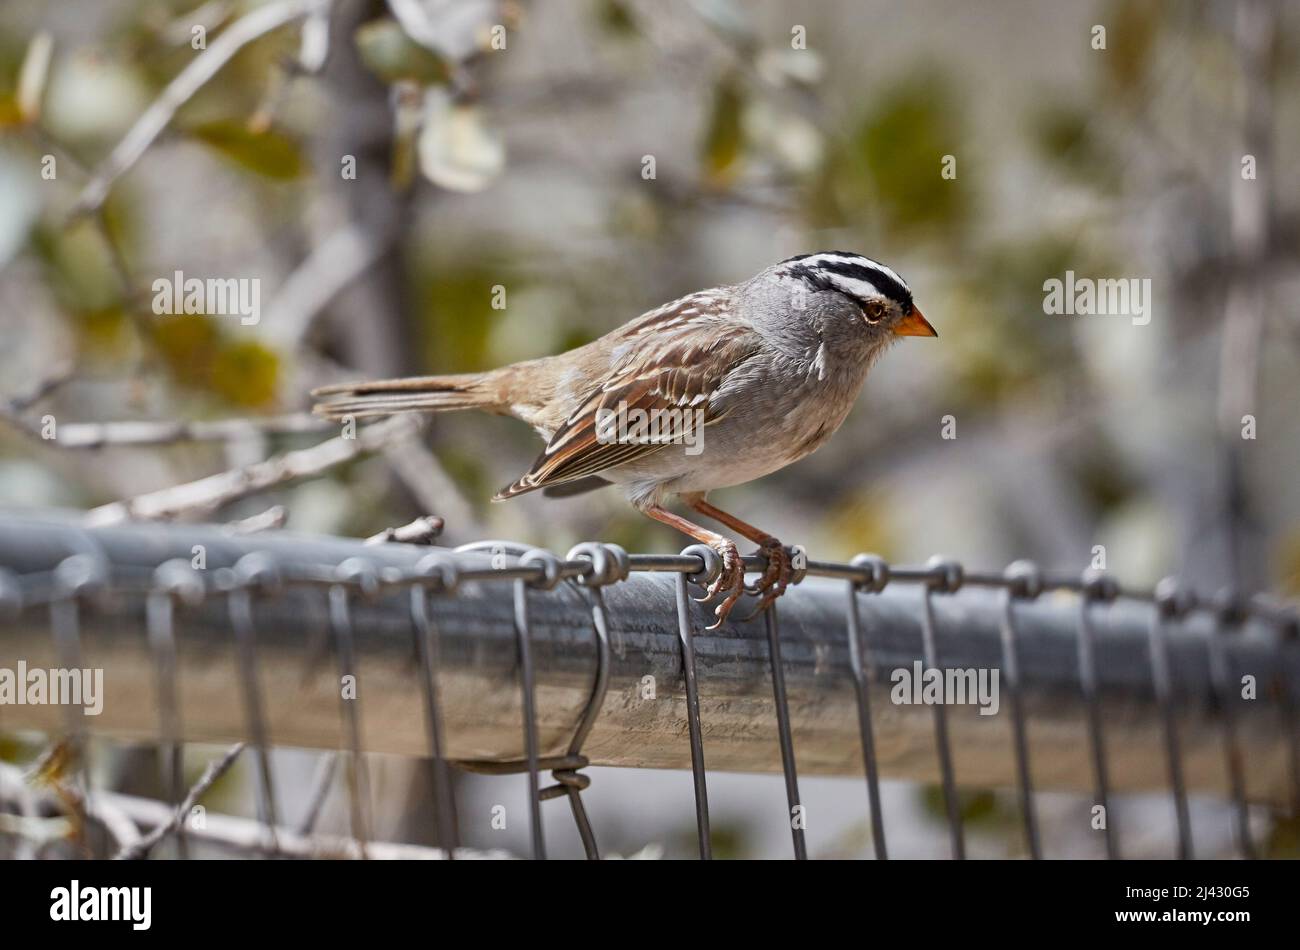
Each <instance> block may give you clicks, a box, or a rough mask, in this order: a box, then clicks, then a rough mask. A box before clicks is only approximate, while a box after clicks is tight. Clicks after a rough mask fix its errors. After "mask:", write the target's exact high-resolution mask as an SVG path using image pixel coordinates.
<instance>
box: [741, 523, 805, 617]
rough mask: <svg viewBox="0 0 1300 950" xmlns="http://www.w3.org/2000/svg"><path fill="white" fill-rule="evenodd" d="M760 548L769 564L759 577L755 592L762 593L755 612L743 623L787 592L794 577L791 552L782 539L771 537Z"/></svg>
mask: <svg viewBox="0 0 1300 950" xmlns="http://www.w3.org/2000/svg"><path fill="white" fill-rule="evenodd" d="M759 550H760V551H761V552H762V553H763V554H764V555H765V556H766V557H767V566H766V567H765V568H764V569H763V576H762V577H761V578H759V581H758V583H757V584H756V585H755V587H754V590H753V593H754V594H757V595H761V597H760V599H759V601H758V604H757V605H756V606H755V607H754V611H753V613H751V614H750V615H749V616H747V617H745V618H744V620H742V621H741V623H745V622H746V621H749V620H753V619H754V618H755V617H757V616H758V615H759V614H761V613H762V612H763V611H764V610H766V609H767V608H768V607H770V606H771V605H772V603H773V601H775V600H776V599H777V598H778V597H780V596H781V595H782V594H784V593H785V589H786V588H787V587H788V586H789V585H790V580H791V578H793V577H794V568H793V566H792V565H791V563H790V552H789V550H787V549H786V547H785V546H784V545H782V544H781V542H780V541H778V540H777V539H776V538H769V539H768V540H767V541H765V542H763V544H762V546H761V547H760V548H759Z"/></svg>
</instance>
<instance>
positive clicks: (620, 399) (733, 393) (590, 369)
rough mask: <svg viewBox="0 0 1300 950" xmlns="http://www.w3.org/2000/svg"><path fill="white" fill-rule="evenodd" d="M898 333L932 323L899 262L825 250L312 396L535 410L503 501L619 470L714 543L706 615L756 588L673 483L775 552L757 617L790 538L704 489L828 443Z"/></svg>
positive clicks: (336, 412) (787, 557)
mask: <svg viewBox="0 0 1300 950" xmlns="http://www.w3.org/2000/svg"><path fill="white" fill-rule="evenodd" d="M904 336H938V334H937V333H936V331H935V329H934V327H932V326H931V325H930V323H929V322H928V321H927V320H926V319H925V317H924V316H923V315H922V314H921V312H920V311H919V310H918V309H917V308H916V305H915V304H914V303H913V301H912V291H911V288H909V287H908V285H907V283H906V282H905V281H904V280H903V278H901V277H900V276H898V274H897V273H895V272H894V271H893V270H891V269H890V268H889V267H886V266H885V265H884V264H881V263H878V262H876V261H873V260H871V259H870V258H867V257H864V256H862V255H861V254H854V253H850V252H846V251H821V252H818V253H814V254H802V255H799V256H797V257H791V258H789V259H788V260H784V261H781V262H780V263H779V264H774V265H772V266H770V267H768V268H766V269H765V270H763V271H761V272H760V273H758V274H757V275H755V276H754V277H752V278H750V279H749V280H746V281H744V282H742V283H738V284H733V285H730V286H724V287H714V288H712V289H709V290H701V291H698V292H696V293H693V294H688V295H687V296H685V297H681V298H680V299H677V300H674V301H672V302H670V303H666V304H664V305H663V306H661V307H659V308H658V309H656V310H651V311H649V312H648V313H645V314H643V315H641V316H640V317H637V318H636V319H635V320H632V321H631V322H630V323H626V324H624V325H623V326H621V327H619V328H618V329H616V330H613V331H611V332H610V333H607V334H606V335H605V336H602V337H600V338H599V339H597V340H594V341H593V342H591V343H588V344H586V345H585V346H580V347H577V348H576V349H573V350H569V351H568V352H565V353H561V354H559V355H557V356H544V357H542V358H540V359H534V360H527V361H524V362H521V363H513V364H511V365H509V366H503V367H501V368H500V369H494V370H490V371H488V372H483V373H465V374H460V375H447V376H421V377H411V378H404V379H385V380H378V381H373V382H358V383H346V384H342V385H335V386H325V387H323V388H320V389H316V390H314V391H313V392H312V396H314V397H316V398H317V399H319V400H320V401H319V402H317V403H316V405H315V407H314V411H315V412H316V413H317V414H318V415H322V416H325V417H326V418H329V419H335V420H345V419H348V418H349V417H350V418H354V419H355V418H362V417H368V416H383V415H390V414H393V413H401V412H448V411H452V410H460V409H480V410H485V411H487V412H491V413H496V414H499V415H507V416H513V417H514V418H516V419H520V420H522V421H524V422H526V423H528V424H529V425H531V426H532V427H533V428H534V429H535V430H536V431H537V433H538V434H539V435H540V436H541V437H542V438H543V439H544V440H545V441H546V448H545V449H544V450H543V451H542V453H541V455H539V456H538V457H537V460H536V461H535V462H534V463H533V466H532V468H530V469H529V470H528V471H527V472H526V473H525V474H524V475H523V476H522V477H520V478H519V479H518V480H517V481H516V482H514V484H512V485H510V486H509V487H507V488H505V489H502V490H501V491H500V492H498V493H497V495H496V496H495V498H493V501H502V500H504V499H507V498H513V497H515V496H516V495H522V494H524V493H526V492H531V491H536V490H538V489H544V490H545V493H546V494H548V495H553V496H567V495H574V494H578V493H580V492H583V491H587V490H590V489H593V488H599V487H602V486H604V485H607V484H610V483H613V484H616V485H618V486H620V487H621V488H622V490H623V492H624V493H625V494H626V496H627V499H628V501H630V502H631V504H632V505H633V506H634V507H635V508H636V509H637V510H639V511H641V512H642V513H643V514H645V515H647V516H649V517H650V518H653V519H654V520H656V521H659V522H661V523H663V524H665V525H668V526H669V527H672V528H674V529H676V530H678V531H681V532H682V533H684V534H686V535H689V536H690V537H692V538H694V539H696V540H697V541H700V542H702V543H704V544H706V545H708V546H709V547H710V548H712V549H713V550H714V551H716V552H717V553H718V555H719V557H720V558H721V563H722V569H721V571H720V573H719V574H718V576H717V577H716V578H715V579H714V580H713V581H712V583H711V584H710V585H709V586H708V587H707V592H706V594H705V596H704V597H703V598H701V600H710V599H713V598H715V597H719V595H721V599H720V602H719V603H718V604H717V606H716V608H715V610H714V615H715V618H716V619H715V622H714V623H713V625H712V626H711V627H709V628H708V629H710V630H712V629H715V628H716V627H718V626H720V625H721V624H722V623H723V622H724V621H725V620H726V619H727V617H728V616H729V614H730V613H731V610H732V608H733V607H734V606H735V604H736V602H737V601H738V600H739V599H740V597H741V595H742V593H744V591H745V590H746V587H745V569H744V564H743V561H742V559H741V556H740V553H739V551H738V549H737V546H736V543H735V542H734V541H732V540H730V539H728V538H726V537H724V536H723V535H721V534H718V533H717V532H715V531H711V530H709V529H708V528H705V527H702V526H701V525H698V524H696V523H695V522H694V521H691V520H688V519H687V518H685V517H682V516H681V515H678V514H674V513H673V512H672V511H669V510H668V509H667V507H666V505H667V504H668V503H669V502H670V500H671V499H672V498H674V497H675V498H677V499H679V500H680V501H681V502H682V503H683V504H684V505H685V506H686V507H687V508H689V509H692V510H693V511H695V512H697V513H699V514H700V515H703V516H704V517H705V518H708V519H711V520H712V521H715V522H717V523H718V524H721V525H723V526H725V527H726V528H729V529H731V530H732V531H734V532H736V533H737V534H739V535H741V536H743V537H744V538H746V539H748V540H749V541H752V542H754V543H755V544H757V545H758V547H759V553H760V554H762V555H763V556H764V557H765V565H766V566H765V568H764V570H763V573H762V576H761V578H760V579H759V582H758V584H757V585H755V587H754V588H752V593H754V594H756V595H757V596H759V598H760V599H759V602H758V605H757V606H756V608H755V610H754V613H753V614H751V615H750V617H753V616H755V615H756V614H758V613H759V612H761V611H762V610H764V609H766V608H767V607H768V606H769V605H770V604H771V603H772V602H773V601H775V600H776V598H777V597H779V596H780V595H781V594H782V593H783V592H784V591H785V589H786V587H787V585H788V584H789V582H790V580H791V579H792V576H793V567H792V559H791V552H790V551H789V550H788V549H787V548H786V547H785V546H784V545H782V543H781V542H780V541H778V540H777V539H776V538H775V537H774V536H773V535H771V534H769V533H768V532H766V531H764V530H762V529H761V528H757V527H755V526H753V525H751V524H748V523H747V522H745V521H742V520H740V519H739V518H737V517H735V516H734V515H731V514H728V513H727V512H725V511H722V510H721V509H719V508H716V507H714V506H713V505H711V504H709V502H708V501H707V498H708V494H709V492H710V491H711V490H712V489H715V488H724V487H727V486H731V485H739V484H742V483H744V482H748V481H752V480H753V479H756V478H760V477H761V476H763V475H767V474H769V473H771V472H775V471H776V470H777V469H780V468H784V467H785V466H787V465H789V464H791V463H792V462H796V461H798V460H799V459H801V458H803V457H804V456H806V455H808V454H810V453H812V452H814V451H815V450H816V449H818V448H819V447H820V446H822V445H823V444H824V443H825V442H826V441H827V440H828V439H830V437H831V436H832V435H833V434H834V433H835V431H836V430H837V429H838V428H839V427H840V424H841V423H843V422H844V419H845V417H846V416H847V415H848V413H849V410H850V409H851V408H852V406H853V403H854V401H855V400H856V399H857V396H858V392H859V390H860V389H861V388H862V384H863V381H864V380H865V378H866V375H867V370H868V369H869V368H870V367H871V366H872V364H873V363H874V362H875V361H876V359H878V358H879V357H880V355H881V354H882V353H884V352H885V350H886V349H887V348H888V347H889V345H890V344H891V343H893V342H895V341H896V340H898V339H899V338H900V337H904ZM747 619H748V618H747Z"/></svg>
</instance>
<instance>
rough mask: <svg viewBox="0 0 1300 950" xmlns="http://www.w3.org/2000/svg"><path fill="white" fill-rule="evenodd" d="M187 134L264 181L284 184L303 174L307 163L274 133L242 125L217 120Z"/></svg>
mask: <svg viewBox="0 0 1300 950" xmlns="http://www.w3.org/2000/svg"><path fill="white" fill-rule="evenodd" d="M188 131H189V134H190V136H192V137H193V138H195V139H197V140H198V141H200V142H202V143H204V144H205V145H208V146H209V147H211V148H213V149H215V150H216V151H217V152H218V153H220V154H221V155H222V156H223V157H225V158H226V159H228V160H230V161H232V162H234V163H235V164H236V165H239V166H240V167H242V168H246V169H248V170H249V171H252V172H256V173H257V174H259V175H265V176H266V177H267V178H274V179H276V180H278V181H288V180H290V179H293V178H297V177H299V176H300V175H302V174H303V173H304V172H305V171H306V170H307V160H306V159H305V158H304V157H303V154H302V152H301V150H300V149H299V148H298V143H297V142H295V141H294V140H293V139H291V138H289V137H288V136H287V135H285V134H283V133H282V132H278V131H276V130H275V129H267V130H266V131H264V132H253V131H250V130H249V128H248V127H247V126H246V125H244V124H243V123H242V122H237V121H235V120H233V119H218V120H217V121H215V122H205V123H204V124H202V125H196V126H193V127H192V128H190V129H189V130H188Z"/></svg>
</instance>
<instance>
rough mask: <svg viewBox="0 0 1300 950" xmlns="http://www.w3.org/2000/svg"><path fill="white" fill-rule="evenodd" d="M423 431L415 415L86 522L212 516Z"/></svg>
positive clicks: (167, 491)
mask: <svg viewBox="0 0 1300 950" xmlns="http://www.w3.org/2000/svg"><path fill="white" fill-rule="evenodd" d="M420 426H421V421H420V420H419V419H417V418H415V417H413V416H395V417H393V418H391V419H385V420H384V421H383V422H379V423H377V424H375V425H372V426H367V427H366V428H364V429H358V430H357V432H356V434H355V436H354V437H352V438H347V437H345V436H342V435H340V436H338V437H336V438H333V439H328V440H327V441H325V442H321V443H319V444H317V445H314V446H312V447H311V448H307V449H299V450H297V451H294V452H286V453H284V454H283V455H277V456H272V457H271V458H269V459H266V460H265V461H261V462H255V463H253V464H252V465H245V466H243V467H242V468H236V469H232V470H230V471H227V472H221V473H220V474H217V475H209V476H208V477H206V478H201V479H199V480H197V481H193V482H187V483H185V484H183V485H174V486H172V487H170V488H163V489H160V490H158V491H154V492H148V493H147V494H144V495H138V496H136V497H135V498H131V499H127V500H125V501H118V502H113V503H112V504H109V505H103V506H101V507H99V508H94V509H92V510H90V511H88V512H87V513H86V518H85V522H84V523H85V524H87V525H89V526H91V527H97V526H102V525H107V524H119V523H120V522H123V521H129V520H132V519H139V520H145V521H157V520H166V519H170V518H175V517H176V516H177V515H181V514H186V513H204V514H207V513H211V512H213V511H216V510H217V509H218V508H221V507H222V506H223V505H227V504H229V503H230V502H232V501H237V500H238V499H240V498H245V497H247V496H249V495H254V494H257V493H258V492H263V491H266V490H267V489H269V488H274V487H275V486H277V485H283V484H285V483H287V482H291V481H297V480H298V479H302V478H311V477H313V476H316V475H320V474H322V473H324V472H326V471H328V470H329V469H331V468H335V467H337V466H339V465H342V464H343V463H344V462H348V461H351V460H352V459H354V458H357V457H358V456H361V455H365V454H368V453H370V452H375V451H379V450H380V449H382V448H383V447H384V446H385V445H387V444H388V443H389V442H391V441H393V440H394V439H400V438H405V437H408V436H410V435H411V434H413V433H415V432H416V431H418V430H419V428H420Z"/></svg>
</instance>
